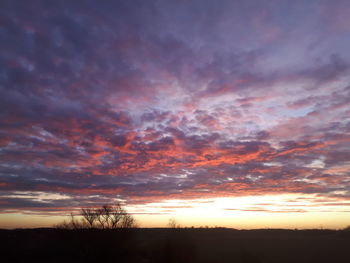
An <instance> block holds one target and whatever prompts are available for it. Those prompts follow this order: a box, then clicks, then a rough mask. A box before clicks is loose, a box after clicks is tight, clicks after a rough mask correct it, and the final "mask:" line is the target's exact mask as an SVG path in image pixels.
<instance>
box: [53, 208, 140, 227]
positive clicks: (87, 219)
mask: <svg viewBox="0 0 350 263" xmlns="http://www.w3.org/2000/svg"><path fill="white" fill-rule="evenodd" d="M56 227H57V228H61V229H86V228H98V229H118V228H135V227H136V222H135V219H134V217H133V216H132V215H130V214H129V213H128V212H127V211H126V210H125V209H124V208H123V207H122V206H121V205H120V204H119V203H118V204H116V205H104V206H102V207H101V208H82V209H81V212H80V220H79V219H77V218H76V216H74V215H73V214H71V215H70V218H69V220H68V221H64V222H63V223H61V224H58V225H57V226H56Z"/></svg>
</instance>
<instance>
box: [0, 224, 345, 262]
mask: <svg viewBox="0 0 350 263" xmlns="http://www.w3.org/2000/svg"><path fill="white" fill-rule="evenodd" d="M0 242H1V244H2V245H1V261H2V262H108V263H112V262H141V263H142V262H145V263H146V262H162V263H166V262H169V263H171V262H176V263H180V262H201V263H214V262H218V263H219V262H230V263H240V262H242V263H263V262H264V263H265V262H266V263H267V262H276V263H285V262H293V263H294V262H298V263H302V262H307V263H312V262H315V263H316V262H317V263H321V262H325V263H329V262H334V263H349V262H350V231H333V230H276V229H275V230H273V229H272V230H232V229H131V230H105V231H104V230H58V229H23V230H0Z"/></svg>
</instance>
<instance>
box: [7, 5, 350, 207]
mask: <svg viewBox="0 0 350 263" xmlns="http://www.w3.org/2000/svg"><path fill="white" fill-rule="evenodd" d="M282 2H283V3H282ZM282 2H281V3H274V4H266V3H260V1H257V2H256V3H254V4H253V5H251V4H247V3H245V2H242V1H233V2H232V1H220V3H216V4H215V5H214V4H212V3H211V2H209V1H204V2H203V1H191V2H190V3H188V2H183V1H178V2H173V1H158V2H152V3H149V2H148V3H146V2H144V1H136V2H130V1H116V2H104V3H96V2H94V1H84V2H80V1H76V2H74V3H73V2H71V1H59V2H57V3H51V2H50V4H48V3H46V2H45V1H34V2H33V3H32V4H31V5H27V4H25V3H24V2H22V1H19V2H13V1H2V3H1V4H0V5H1V6H0V7H1V8H0V16H1V17H2V18H1V23H0V24H1V25H0V38H1V39H3V40H4V41H3V42H2V44H3V48H2V50H0V67H1V68H2V69H3V71H2V72H1V73H0V190H1V191H3V192H4V193H6V194H7V195H8V196H7V197H5V196H2V197H1V200H2V201H1V203H0V204H1V205H0V208H1V209H2V211H5V210H6V211H7V210H9V209H11V208H13V209H19V208H21V207H23V208H26V209H28V210H31V211H39V210H40V209H41V208H43V209H44V208H45V207H47V208H48V209H49V208H51V207H53V209H56V207H60V209H65V208H67V209H68V208H69V207H71V206H76V205H77V204H78V203H79V202H82V204H85V203H86V202H88V203H89V204H90V203H91V204H93V203H94V202H96V203H98V202H102V201H105V200H106V199H108V198H118V200H125V201H126V202H130V203H147V202H153V201H160V200H166V199H169V198H183V199H191V198H200V197H207V196H209V197H222V196H244V195H251V194H255V195H260V194H267V193H268V194H275V193H276V194H280V193H301V194H302V193H315V194H319V195H320V196H325V197H328V198H329V197H331V196H338V197H340V198H344V199H346V198H348V196H349V191H350V184H349V181H348V179H347V174H348V170H349V168H348V166H349V161H348V160H349V150H348V149H349V146H350V145H349V142H350V141H349V136H348V134H349V131H350V124H349V123H350V122H349V118H348V116H349V106H348V104H349V103H348V102H349V96H350V90H349V78H348V73H349V57H348V55H347V49H346V48H344V47H347V46H348V45H347V43H348V42H349V39H348V37H347V31H346V29H345V28H344V27H343V26H342V25H343V23H345V22H344V21H343V20H342V19H341V17H345V14H346V13H347V10H348V9H346V8H345V7H346V6H347V4H346V3H345V2H340V3H339V4H337V5H336V6H335V5H333V4H332V3H330V2H328V1H324V2H322V4H319V3H317V2H313V1H311V3H308V4H305V6H303V7H304V8H300V7H299V6H298V5H297V4H295V3H294V2H292V1H282ZM258 7H259V8H258ZM327 7H332V8H331V9H329V12H330V13H331V14H338V13H340V18H339V19H340V20H339V19H337V21H333V20H332V21H328V20H324V19H323V18H324V16H325V14H326V13H327V12H328V11H327V10H328V9H327ZM342 7H344V9H342ZM307 10H315V12H312V14H311V15H310V13H308V12H307ZM338 20H339V21H338ZM320 21H322V23H326V25H325V27H324V28H325V29H327V30H325V31H323V30H321V29H320V27H319V26H315V25H318V23H319V22H320ZM327 21H328V22H327ZM333 22H334V23H333ZM301 25H302V26H301ZM327 34H329V35H327ZM333 38H334V39H337V40H340V39H341V40H342V41H336V40H334V41H333V40H332V39H333ZM312 47H314V48H312ZM16 191H27V192H30V193H31V196H29V197H27V198H25V199H23V198H22V199H21V198H19V197H18V196H16V195H14V192H16ZM37 192H45V193H47V194H48V195H52V194H57V193H64V194H65V195H67V196H68V197H69V198H68V199H67V200H65V201H57V200H54V199H52V200H50V198H49V197H48V198H47V199H45V200H46V201H43V202H42V201H38V200H37V199H35V193H37ZM91 196H99V198H100V199H98V198H97V199H96V198H95V197H91ZM90 197H91V199H89V198H90ZM84 198H87V199H88V201H86V200H85V199H84ZM83 199H84V200H85V201H84V200H83ZM40 211H41V210H40Z"/></svg>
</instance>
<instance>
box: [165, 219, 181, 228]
mask: <svg viewBox="0 0 350 263" xmlns="http://www.w3.org/2000/svg"><path fill="white" fill-rule="evenodd" d="M168 227H169V228H180V227H181V225H180V224H179V223H177V221H176V219H175V218H170V219H169V222H168Z"/></svg>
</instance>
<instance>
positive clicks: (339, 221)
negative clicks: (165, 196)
mask: <svg viewBox="0 0 350 263" xmlns="http://www.w3.org/2000/svg"><path fill="white" fill-rule="evenodd" d="M126 208H127V210H128V211H129V212H130V213H131V214H133V215H134V216H135V218H136V220H137V222H138V224H139V226H140V227H167V223H168V220H169V219H170V218H175V219H176V221H177V222H178V223H179V224H180V225H182V226H184V227H191V226H194V227H200V226H203V227H204V226H209V227H215V226H221V227H230V228H237V229H247V228H321V227H323V228H332V229H340V228H344V227H345V226H347V225H350V201H339V200H338V199H336V198H329V197H327V198H325V197H320V196H317V195H314V194H309V195H306V194H303V195H300V194H282V195H264V196H244V197H221V198H209V199H193V200H166V201H163V202H156V203H148V204H140V205H128V206H126ZM65 219H67V217H65V216H60V215H57V213H56V214H53V215H52V216H47V215H46V216H41V215H38V214H35V215H31V214H21V213H6V214H0V228H19V227H22V228H25V227H52V226H53V225H55V224H57V223H59V222H62V221H63V220H65Z"/></svg>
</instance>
